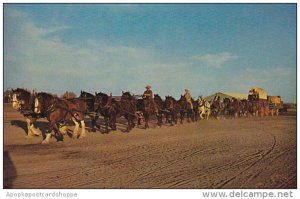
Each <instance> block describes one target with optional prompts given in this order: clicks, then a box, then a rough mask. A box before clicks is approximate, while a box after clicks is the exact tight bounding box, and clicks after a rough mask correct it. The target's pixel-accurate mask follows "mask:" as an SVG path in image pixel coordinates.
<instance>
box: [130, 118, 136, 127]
mask: <svg viewBox="0 0 300 199" xmlns="http://www.w3.org/2000/svg"><path fill="white" fill-rule="evenodd" d="M130 118H131V127H132V128H134V127H135V123H134V118H135V117H134V116H130Z"/></svg>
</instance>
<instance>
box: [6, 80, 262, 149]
mask: <svg viewBox="0 0 300 199" xmlns="http://www.w3.org/2000/svg"><path fill="white" fill-rule="evenodd" d="M12 106H13V108H14V109H17V110H19V111H20V113H22V114H23V115H24V117H25V118H26V121H27V129H28V134H27V136H32V135H40V132H39V131H38V130H37V129H36V127H35V126H34V123H35V122H36V120H37V119H39V118H47V119H48V121H49V129H48V130H47V132H45V136H44V137H45V139H44V140H43V142H42V143H43V144H48V143H49V141H50V138H51V137H52V136H54V137H55V138H56V139H57V140H58V141H62V140H63V135H64V134H65V133H67V131H68V129H67V127H66V122H69V121H73V122H74V124H75V128H74V130H73V137H74V138H83V137H85V122H84V118H85V116H89V117H90V118H91V129H92V131H93V132H95V131H96V128H98V129H99V130H100V125H97V120H98V118H99V116H102V117H103V118H104V121H105V132H106V133H108V131H109V129H110V130H116V119H117V118H118V117H121V116H123V117H125V118H126V120H127V129H126V132H129V131H130V130H131V129H132V128H134V126H135V122H134V121H135V119H137V124H138V125H140V124H141V122H144V124H145V129H146V128H149V124H148V121H149V118H150V117H151V116H155V117H156V119H157V125H158V126H161V125H162V124H163V117H165V119H166V121H165V122H166V123H168V124H170V125H173V123H175V124H177V118H178V116H179V117H180V122H181V123H182V122H183V120H184V118H185V117H186V118H187V121H188V122H190V120H191V121H197V120H199V119H204V116H205V119H208V118H209V115H210V114H212V115H213V116H214V117H215V118H219V117H220V116H223V117H225V116H229V117H237V116H239V117H242V116H246V115H248V114H254V113H255V112H256V111H257V108H258V107H257V105H256V104H254V103H252V102H251V101H248V100H237V99H228V98H225V99H224V100H223V101H221V100H220V97H219V96H216V97H215V98H214V99H213V100H212V101H211V102H208V101H206V100H204V99H203V98H202V97H201V96H200V97H199V98H198V99H197V100H193V98H191V95H190V93H189V89H186V90H185V94H184V95H181V97H180V99H179V100H176V99H175V98H173V97H172V96H166V97H165V100H163V99H162V98H161V97H160V96H159V95H153V93H152V91H151V87H150V86H149V85H148V86H146V91H145V92H144V94H143V97H142V98H137V97H136V96H134V95H132V94H131V93H130V92H122V96H121V99H119V100H117V99H115V98H114V97H112V95H111V94H110V95H107V94H105V93H101V92H100V93H97V92H96V93H95V94H91V93H88V92H84V91H81V94H80V96H79V97H78V98H72V99H62V98H58V97H55V96H53V95H52V94H49V93H45V92H40V93H31V92H29V91H27V90H25V89H20V88H18V89H16V90H13V99H12ZM80 125H81V132H79V128H80Z"/></svg>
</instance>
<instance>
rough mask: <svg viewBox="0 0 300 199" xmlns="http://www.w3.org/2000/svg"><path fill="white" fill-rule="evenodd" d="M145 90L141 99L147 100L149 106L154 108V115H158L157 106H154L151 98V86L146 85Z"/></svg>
mask: <svg viewBox="0 0 300 199" xmlns="http://www.w3.org/2000/svg"><path fill="white" fill-rule="evenodd" d="M145 88H146V90H145V92H144V94H143V98H146V99H149V101H150V104H151V105H152V106H153V107H154V109H155V114H156V115H157V114H158V109H157V106H156V104H155V102H154V97H153V92H152V90H151V86H150V85H147V86H146V87H145Z"/></svg>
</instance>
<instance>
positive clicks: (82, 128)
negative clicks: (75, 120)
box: [79, 120, 85, 138]
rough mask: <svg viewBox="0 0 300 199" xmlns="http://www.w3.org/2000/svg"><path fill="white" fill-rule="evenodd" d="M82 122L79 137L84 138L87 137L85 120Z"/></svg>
mask: <svg viewBox="0 0 300 199" xmlns="http://www.w3.org/2000/svg"><path fill="white" fill-rule="evenodd" d="M80 123H81V134H80V136H79V138H84V137H85V122H84V120H81V121H80Z"/></svg>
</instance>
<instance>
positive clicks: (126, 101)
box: [116, 91, 137, 132]
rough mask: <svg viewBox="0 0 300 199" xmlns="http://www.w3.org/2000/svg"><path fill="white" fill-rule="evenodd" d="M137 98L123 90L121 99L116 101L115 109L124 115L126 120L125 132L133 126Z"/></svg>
mask: <svg viewBox="0 0 300 199" xmlns="http://www.w3.org/2000/svg"><path fill="white" fill-rule="evenodd" d="M136 103H137V100H136V98H135V97H134V96H133V95H131V94H130V93H129V92H123V91H122V96H121V100H120V101H117V103H116V104H117V106H116V111H117V114H118V115H120V116H122V115H123V116H124V117H125V119H126V120H127V122H128V124H127V129H126V132H129V131H130V130H131V129H132V128H134V126H135V123H134V119H135V118H136V117H137V114H136V112H137V104H136Z"/></svg>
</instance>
